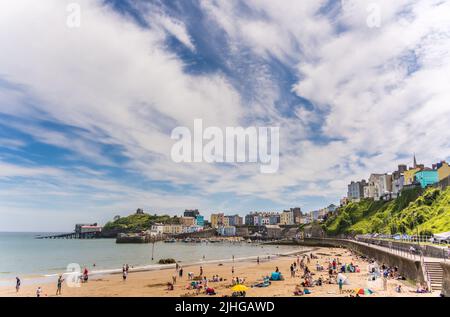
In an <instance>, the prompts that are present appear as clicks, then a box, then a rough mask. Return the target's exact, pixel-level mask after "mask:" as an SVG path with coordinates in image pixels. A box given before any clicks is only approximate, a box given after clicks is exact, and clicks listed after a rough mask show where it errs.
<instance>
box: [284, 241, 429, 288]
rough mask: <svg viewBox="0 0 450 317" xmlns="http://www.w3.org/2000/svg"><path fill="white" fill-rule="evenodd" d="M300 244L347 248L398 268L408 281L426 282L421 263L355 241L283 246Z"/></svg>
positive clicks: (307, 242) (313, 242)
mask: <svg viewBox="0 0 450 317" xmlns="http://www.w3.org/2000/svg"><path fill="white" fill-rule="evenodd" d="M293 243H295V244H299V245H304V246H319V247H334V248H335V247H345V248H347V249H350V250H353V251H355V252H357V253H359V254H361V255H365V256H367V257H369V258H373V259H375V260H377V262H379V263H384V264H386V265H389V266H397V267H398V268H399V271H400V273H401V274H402V275H403V276H404V277H406V278H407V279H410V280H413V281H416V282H420V283H422V282H424V277H423V271H422V266H421V264H420V262H419V261H415V260H412V259H406V258H403V257H401V256H398V255H395V254H391V253H389V252H386V251H383V250H379V249H377V248H374V247H371V246H368V245H362V244H359V243H355V242H353V241H348V240H341V239H320V238H309V239H305V240H301V241H297V242H291V241H289V242H285V243H283V244H293Z"/></svg>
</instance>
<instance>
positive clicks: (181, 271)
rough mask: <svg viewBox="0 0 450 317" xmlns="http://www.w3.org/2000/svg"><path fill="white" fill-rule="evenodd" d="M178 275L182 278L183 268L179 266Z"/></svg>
mask: <svg viewBox="0 0 450 317" xmlns="http://www.w3.org/2000/svg"><path fill="white" fill-rule="evenodd" d="M178 276H179V277H180V278H182V277H183V268H182V267H181V266H180V270H179V271H178Z"/></svg>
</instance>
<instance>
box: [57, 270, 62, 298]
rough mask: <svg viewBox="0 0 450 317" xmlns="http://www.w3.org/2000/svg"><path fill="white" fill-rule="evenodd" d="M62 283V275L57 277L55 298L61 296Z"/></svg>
mask: <svg viewBox="0 0 450 317" xmlns="http://www.w3.org/2000/svg"><path fill="white" fill-rule="evenodd" d="M63 282H64V279H63V278H62V275H60V276H59V277H58V282H57V283H56V296H58V295H61V288H62V283H63Z"/></svg>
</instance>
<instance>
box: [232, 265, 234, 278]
mask: <svg viewBox="0 0 450 317" xmlns="http://www.w3.org/2000/svg"><path fill="white" fill-rule="evenodd" d="M231 275H232V276H234V266H232V267H231Z"/></svg>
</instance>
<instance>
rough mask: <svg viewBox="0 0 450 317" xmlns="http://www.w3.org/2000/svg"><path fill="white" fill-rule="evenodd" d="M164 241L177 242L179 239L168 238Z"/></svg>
mask: <svg viewBox="0 0 450 317" xmlns="http://www.w3.org/2000/svg"><path fill="white" fill-rule="evenodd" d="M164 242H165V243H174V242H177V240H175V239H173V238H172V239H166V240H164Z"/></svg>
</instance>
